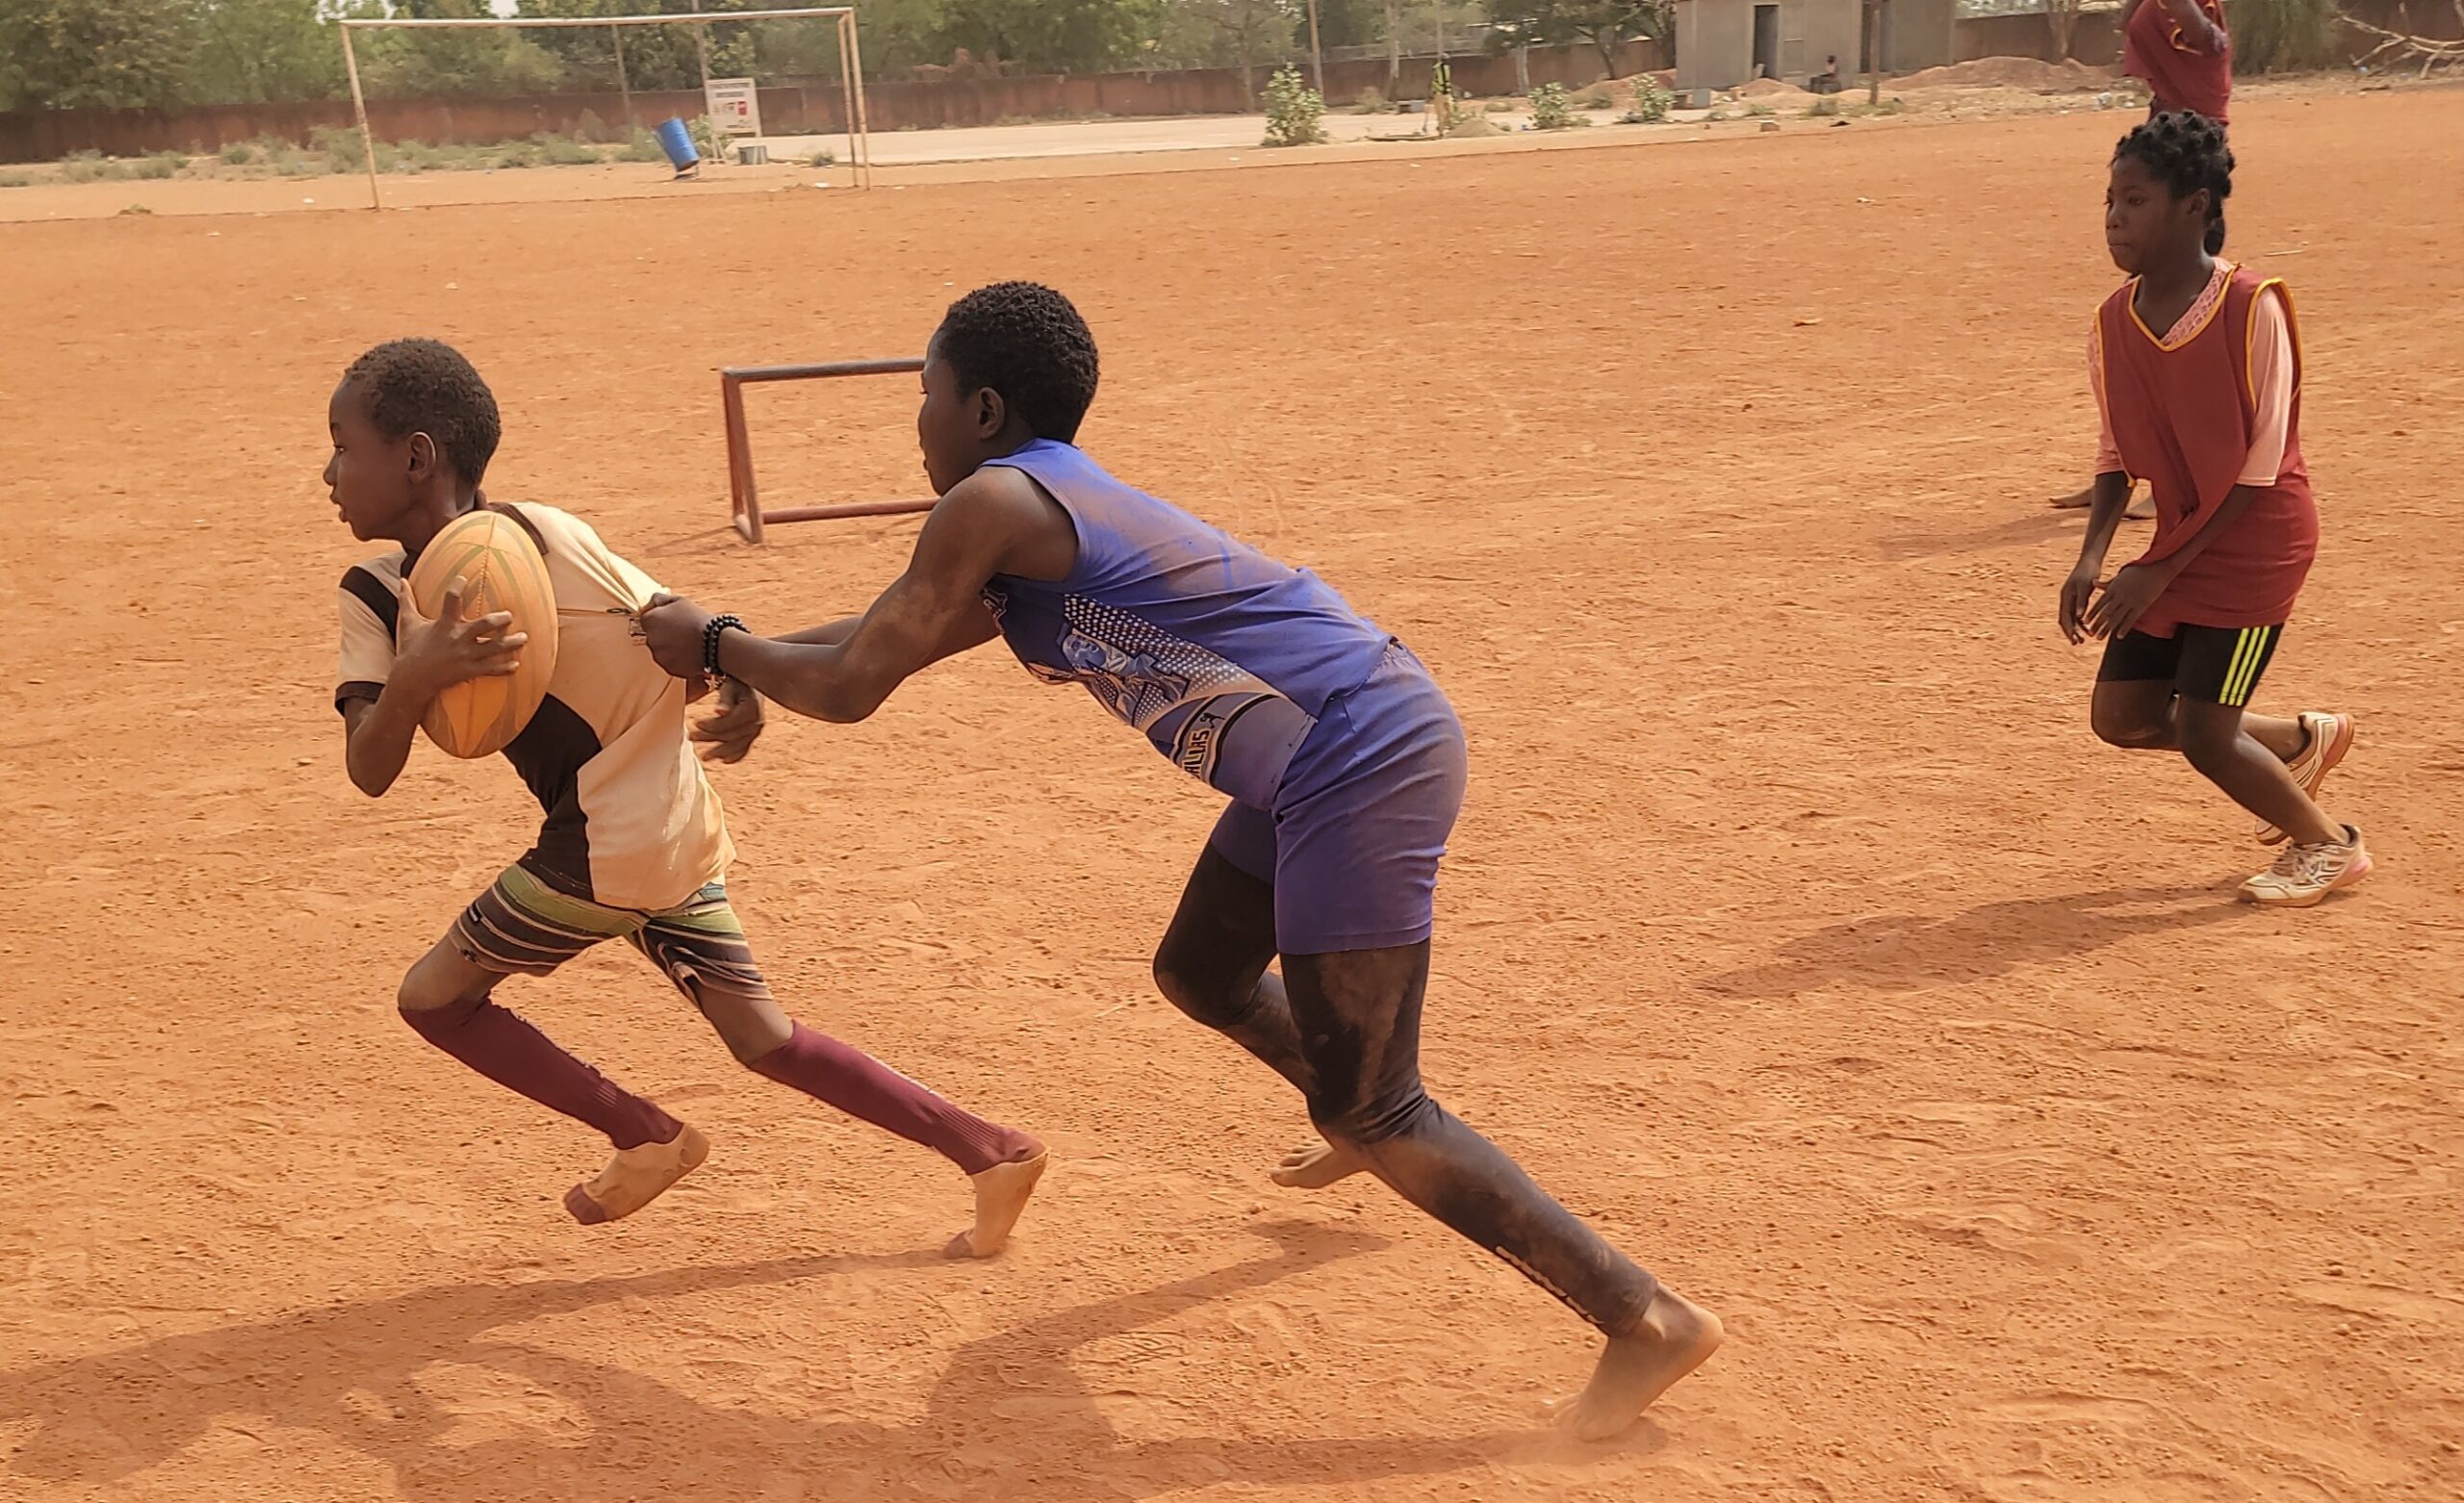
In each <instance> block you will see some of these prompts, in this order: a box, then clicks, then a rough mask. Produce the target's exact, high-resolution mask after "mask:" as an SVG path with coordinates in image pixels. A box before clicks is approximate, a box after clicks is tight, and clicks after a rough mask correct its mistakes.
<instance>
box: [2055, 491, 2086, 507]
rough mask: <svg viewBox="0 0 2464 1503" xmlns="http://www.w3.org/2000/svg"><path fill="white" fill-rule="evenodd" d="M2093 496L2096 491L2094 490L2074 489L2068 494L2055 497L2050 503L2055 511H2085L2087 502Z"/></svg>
mask: <svg viewBox="0 0 2464 1503" xmlns="http://www.w3.org/2000/svg"><path fill="white" fill-rule="evenodd" d="M2095 498H2096V493H2095V492H2094V491H2074V492H2072V493H2071V494H2070V495H2068V496H2057V497H2054V498H2053V499H2052V501H2051V502H2050V504H2051V505H2052V507H2053V509H2054V510H2056V511H2065V512H2075V511H2085V510H2087V509H2088V503H2089V502H2091V501H2093V500H2094V499H2095Z"/></svg>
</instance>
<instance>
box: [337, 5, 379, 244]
mask: <svg viewBox="0 0 2464 1503" xmlns="http://www.w3.org/2000/svg"><path fill="white" fill-rule="evenodd" d="M343 67H344V68H345V69H346V70H347V72H348V73H349V74H350V109H351V114H353V115H357V116H358V117H359V149H360V152H361V154H362V155H364V156H365V157H367V158H368V207H370V208H371V209H378V210H381V209H383V208H384V207H385V194H384V192H383V191H382V190H380V189H378V188H377V186H376V138H375V136H374V135H373V134H372V133H371V132H370V130H369V129H368V99H367V96H366V95H364V94H362V93H361V92H360V91H359V55H358V54H357V53H355V52H353V51H351V46H350V28H349V27H347V26H346V27H344V28H343Z"/></svg>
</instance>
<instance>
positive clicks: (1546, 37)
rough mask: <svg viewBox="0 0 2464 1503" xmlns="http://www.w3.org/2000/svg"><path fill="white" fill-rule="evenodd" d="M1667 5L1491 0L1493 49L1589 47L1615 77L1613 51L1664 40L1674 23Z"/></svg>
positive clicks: (1667, 1)
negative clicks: (1636, 40)
mask: <svg viewBox="0 0 2464 1503" xmlns="http://www.w3.org/2000/svg"><path fill="white" fill-rule="evenodd" d="M1674 9H1675V8H1674V6H1673V4H1672V3H1671V0H1489V19H1490V20H1492V21H1494V22H1496V23H1497V30H1496V31H1494V32H1492V33H1490V37H1491V38H1492V43H1493V45H1495V46H1497V47H1498V48H1500V49H1501V50H1502V49H1504V48H1507V47H1515V46H1530V45H1534V44H1541V45H1553V46H1561V45H1564V44H1566V43H1570V42H1574V41H1585V42H1589V43H1590V44H1591V46H1592V47H1593V49H1594V50H1596V51H1597V52H1598V53H1599V54H1600V63H1601V66H1603V67H1604V68H1606V69H1607V70H1608V76H1609V77H1610V78H1615V77H1616V76H1617V49H1618V48H1619V47H1621V46H1623V45H1624V44H1625V43H1626V42H1628V41H1630V40H1631V39H1632V38H1637V37H1667V36H1669V35H1670V34H1671V32H1672V30H1673V27H1672V22H1673V20H1674Z"/></svg>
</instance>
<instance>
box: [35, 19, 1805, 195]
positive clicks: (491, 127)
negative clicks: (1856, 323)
mask: <svg viewBox="0 0 2464 1503" xmlns="http://www.w3.org/2000/svg"><path fill="white" fill-rule="evenodd" d="M1851 3H1853V0H1851ZM1615 62H1616V64H1617V66H1616V72H1617V74H1618V76H1620V77H1626V76H1629V75H1630V74H1633V73H1637V72H1643V71H1647V70H1650V69H1655V68H1662V67H1666V66H1667V65H1668V58H1667V54H1666V51H1665V49H1664V48H1663V47H1662V46H1661V45H1660V44H1659V43H1657V42H1644V41H1637V42H1629V43H1627V44H1626V45H1625V46H1624V47H1623V48H1621V49H1619V50H1618V51H1617V53H1616V54H1615ZM1528 63H1529V72H1530V79H1531V85H1532V87H1533V88H1535V89H1536V88H1538V87H1539V86H1540V85H1542V84H1565V85H1567V86H1569V87H1571V88H1581V87H1583V86H1586V85H1589V84H1591V83H1594V82H1596V81H1598V80H1599V79H1600V78H1602V77H1603V76H1604V73H1605V72H1606V71H1607V70H1606V69H1604V67H1603V66H1602V64H1601V57H1600V53H1599V52H1598V51H1597V50H1596V49H1594V48H1591V47H1535V48H1533V49H1532V50H1531V52H1530V54H1529V57H1528ZM1435 64H1436V59H1434V58H1405V59H1403V60H1402V66H1401V69H1400V73H1399V77H1398V78H1397V79H1395V80H1394V81H1392V84H1391V87H1390V80H1389V78H1388V75H1387V71H1386V60H1385V59H1383V58H1377V59H1371V60H1363V61H1359V62H1351V63H1330V64H1327V65H1326V94H1327V98H1328V100H1329V102H1330V103H1333V104H1335V105H1344V104H1348V103H1351V102H1352V101H1354V100H1356V99H1358V98H1359V97H1360V96H1361V93H1362V92H1363V90H1366V89H1377V90H1379V91H1381V92H1384V93H1387V94H1389V95H1391V96H1392V97H1395V98H1399V99H1419V98H1425V97H1426V96H1427V94H1428V85H1429V75H1430V73H1431V71H1432V70H1433V68H1434V66H1435ZM1449 65H1450V67H1451V68H1452V69H1453V73H1454V86H1455V88H1456V89H1460V90H1463V91H1465V92H1468V93H1472V94H1476V95H1480V96H1482V97H1487V98H1495V97H1497V96H1500V95H1502V94H1508V93H1512V92H1513V91H1514V87H1515V60H1514V58H1513V56H1512V55H1511V54H1507V55H1503V56H1499V57H1489V56H1485V55H1484V56H1480V57H1469V58H1454V59H1450V60H1449ZM1302 71H1303V72H1304V73H1305V72H1306V71H1307V69H1306V67H1305V66H1304V67H1303V69H1302ZM1271 72H1272V70H1271V69H1270V68H1264V67H1260V68H1254V69H1251V70H1250V71H1249V73H1248V74H1247V75H1246V76H1244V75H1243V73H1242V70H1241V69H1239V68H1196V69H1190V70H1186V71H1179V72H1159V73H1088V74H1074V75H1049V76H1037V77H1023V78H991V79H982V80H974V81H958V80H940V81H934V82H918V83H887V82H885V83H867V84H866V85H865V86H864V107H865V116H866V119H867V121H868V122H869V124H870V125H871V127H872V129H874V130H876V131H896V130H913V129H928V128H931V127H934V126H940V125H991V124H995V123H997V122H999V121H1001V120H1004V119H1014V118H1036V117H1050V116H1067V115H1119V116H1122V117H1125V118H1126V117H1138V116H1155V115H1246V114H1251V113H1253V112H1255V111H1256V110H1258V109H1259V108H1260V106H1259V104H1258V97H1257V90H1260V89H1264V88H1265V87H1266V83H1267V79H1268V77H1269V76H1270V73H1271ZM702 110H703V105H702V94H701V91H700V90H699V89H688V90H680V91H675V92H660V91H655V90H639V91H636V92H635V93H634V95H633V97H632V105H631V109H630V112H628V110H627V108H626V103H625V100H624V99H623V97H622V96H620V95H617V94H542V95H535V96H529V97H525V98H515V99H372V100H370V101H369V104H368V115H369V126H370V128H371V129H372V130H373V131H374V132H375V133H376V135H377V138H378V139H379V140H389V141H405V140H423V141H433V142H438V143H440V144H442V143H447V142H478V143H485V142H491V141H501V140H516V139H519V138H521V137H526V136H532V135H536V134H538V133H540V132H542V131H549V132H556V133H567V132H571V131H573V130H574V129H575V128H576V127H577V126H578V124H579V123H580V121H581V117H582V115H585V114H589V115H597V116H598V117H599V119H600V120H602V121H603V122H604V123H606V124H607V125H609V126H611V127H614V128H616V129H619V130H622V129H624V128H625V127H626V125H627V124H628V123H629V122H630V123H633V124H640V125H645V126H648V125H655V124H657V123H658V122H659V121H661V120H664V119H666V118H668V117H669V116H670V115H682V116H684V117H685V118H687V119H690V118H692V117H693V116H695V115H700V114H702ZM351 125H352V119H351V110H350V101H349V100H347V99H340V100H325V101H320V102H318V103H314V104H288V105H204V106H199V107H197V108H194V109H189V110H180V111H174V112H168V113H166V112H161V111H153V110H58V111H40V110H38V111H21V112H18V113H15V114H7V115H0V162H48V161H53V160H56V159H58V158H60V157H64V156H67V155H68V154H69V153H71V152H76V151H99V152H102V153H104V154H105V155H106V156H115V157H134V156H142V155H144V154H145V153H147V152H149V151H166V150H173V151H190V152H199V153H203V152H211V151H215V150H218V149H219V148H220V147H222V146H225V145H227V144H229V143H231V142H233V141H243V140H256V139H258V138H260V137H275V138H280V139H282V140H293V141H298V142H303V143H304V142H305V141H306V140H308V138H309V135H310V133H311V132H313V131H314V130H316V128H317V127H319V126H330V127H333V128H335V129H341V130H347V129H350V128H351ZM761 126H762V129H763V130H765V131H767V132H768V133H770V134H771V135H774V136H806V135H815V136H819V135H836V134H842V133H844V132H845V130H846V129H847V113H846V106H845V102H844V101H843V100H842V99H841V98H840V95H839V89H838V88H837V86H836V85H835V84H834V83H814V84H811V85H809V86H805V87H785V88H774V89H762V90H761Z"/></svg>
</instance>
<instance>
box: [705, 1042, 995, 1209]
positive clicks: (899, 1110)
mask: <svg viewBox="0 0 2464 1503" xmlns="http://www.w3.org/2000/svg"><path fill="white" fill-rule="evenodd" d="M751 1068H752V1069H753V1071H754V1072H755V1073H756V1074H758V1075H765V1076H768V1077H769V1078H770V1079H771V1080H774V1081H777V1082H778V1083H780V1084H782V1085H792V1086H794V1087H795V1088H796V1089H797V1090H800V1091H802V1092H804V1093H805V1094H806V1095H808V1096H810V1097H813V1098H815V1099H816V1100H820V1101H826V1102H828V1103H829V1104H830V1105H832V1106H834V1107H835V1108H838V1109H839V1110H841V1111H843V1112H845V1113H847V1114H848V1115H849V1116H851V1117H861V1118H862V1119H863V1120H865V1121H867V1122H869V1123H871V1124H872V1125H873V1126H875V1127H879V1128H887V1129H889V1130H890V1131H891V1132H893V1133H895V1134H898V1135H899V1136H901V1137H903V1138H905V1139H907V1140H908V1141H909V1142H911V1143H921V1144H923V1145H924V1146H925V1147H927V1148H929V1149H932V1150H933V1151H934V1152H935V1153H937V1154H939V1155H940V1156H941V1157H942V1158H944V1159H949V1160H950V1161H951V1162H952V1163H955V1164H957V1165H958V1166H959V1167H960V1168H961V1169H963V1170H965V1171H966V1172H967V1173H969V1174H982V1173H983V1172H984V1171H985V1170H987V1169H989V1168H991V1167H992V1166H993V1165H994V1164H997V1163H1007V1162H1009V1161H1010V1160H1011V1159H1015V1158H1017V1157H1018V1156H1019V1155H1020V1153H1021V1152H1022V1151H1023V1150H1025V1149H1026V1148H1027V1147H1028V1146H1029V1145H1030V1141H1031V1140H1030V1139H1029V1138H1028V1137H1027V1136H1026V1134H1023V1133H1015V1132H1013V1131H1011V1130H1010V1129H1008V1128H1005V1127H1003V1126H1001V1125H1000V1124H999V1123H997V1122H987V1121H985V1120H984V1119H983V1118H982V1117H979V1116H977V1115H976V1114H975V1113H973V1112H971V1111H967V1110H964V1109H963V1108H960V1107H958V1106H956V1105H954V1104H953V1103H950V1102H947V1101H944V1100H942V1099H941V1098H940V1097H939V1096H937V1095H935V1094H934V1093H933V1092H932V1091H931V1090H928V1089H927V1088H925V1087H924V1086H921V1085H918V1084H916V1083H914V1082H913V1081H911V1080H909V1079H908V1078H907V1077H906V1076H903V1075H901V1074H899V1073H898V1072H897V1071H896V1070H893V1069H891V1068H890V1067H889V1066H888V1065H886V1064H884V1063H882V1062H881V1061H880V1060H879V1059H876V1058H874V1057H872V1056H870V1055H868V1054H866V1053H864V1052H863V1051H862V1050H860V1049H857V1048H855V1047H853V1046H851V1045H848V1044H842V1043H840V1042H839V1041H838V1040H836V1039H834V1038H832V1037H831V1036H830V1035H828V1034H827V1033H816V1032H813V1031H812V1030H811V1029H809V1028H807V1027H805V1026H804V1025H803V1024H801V1023H799V1024H796V1025H795V1032H792V1033H790V1034H788V1035H787V1041H786V1042H785V1043H783V1044H781V1045H780V1046H779V1047H778V1048H776V1049H773V1050H772V1051H770V1052H769V1053H768V1054H766V1055H763V1056H762V1057H760V1058H758V1059H756V1060H753V1061H752V1062H751Z"/></svg>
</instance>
